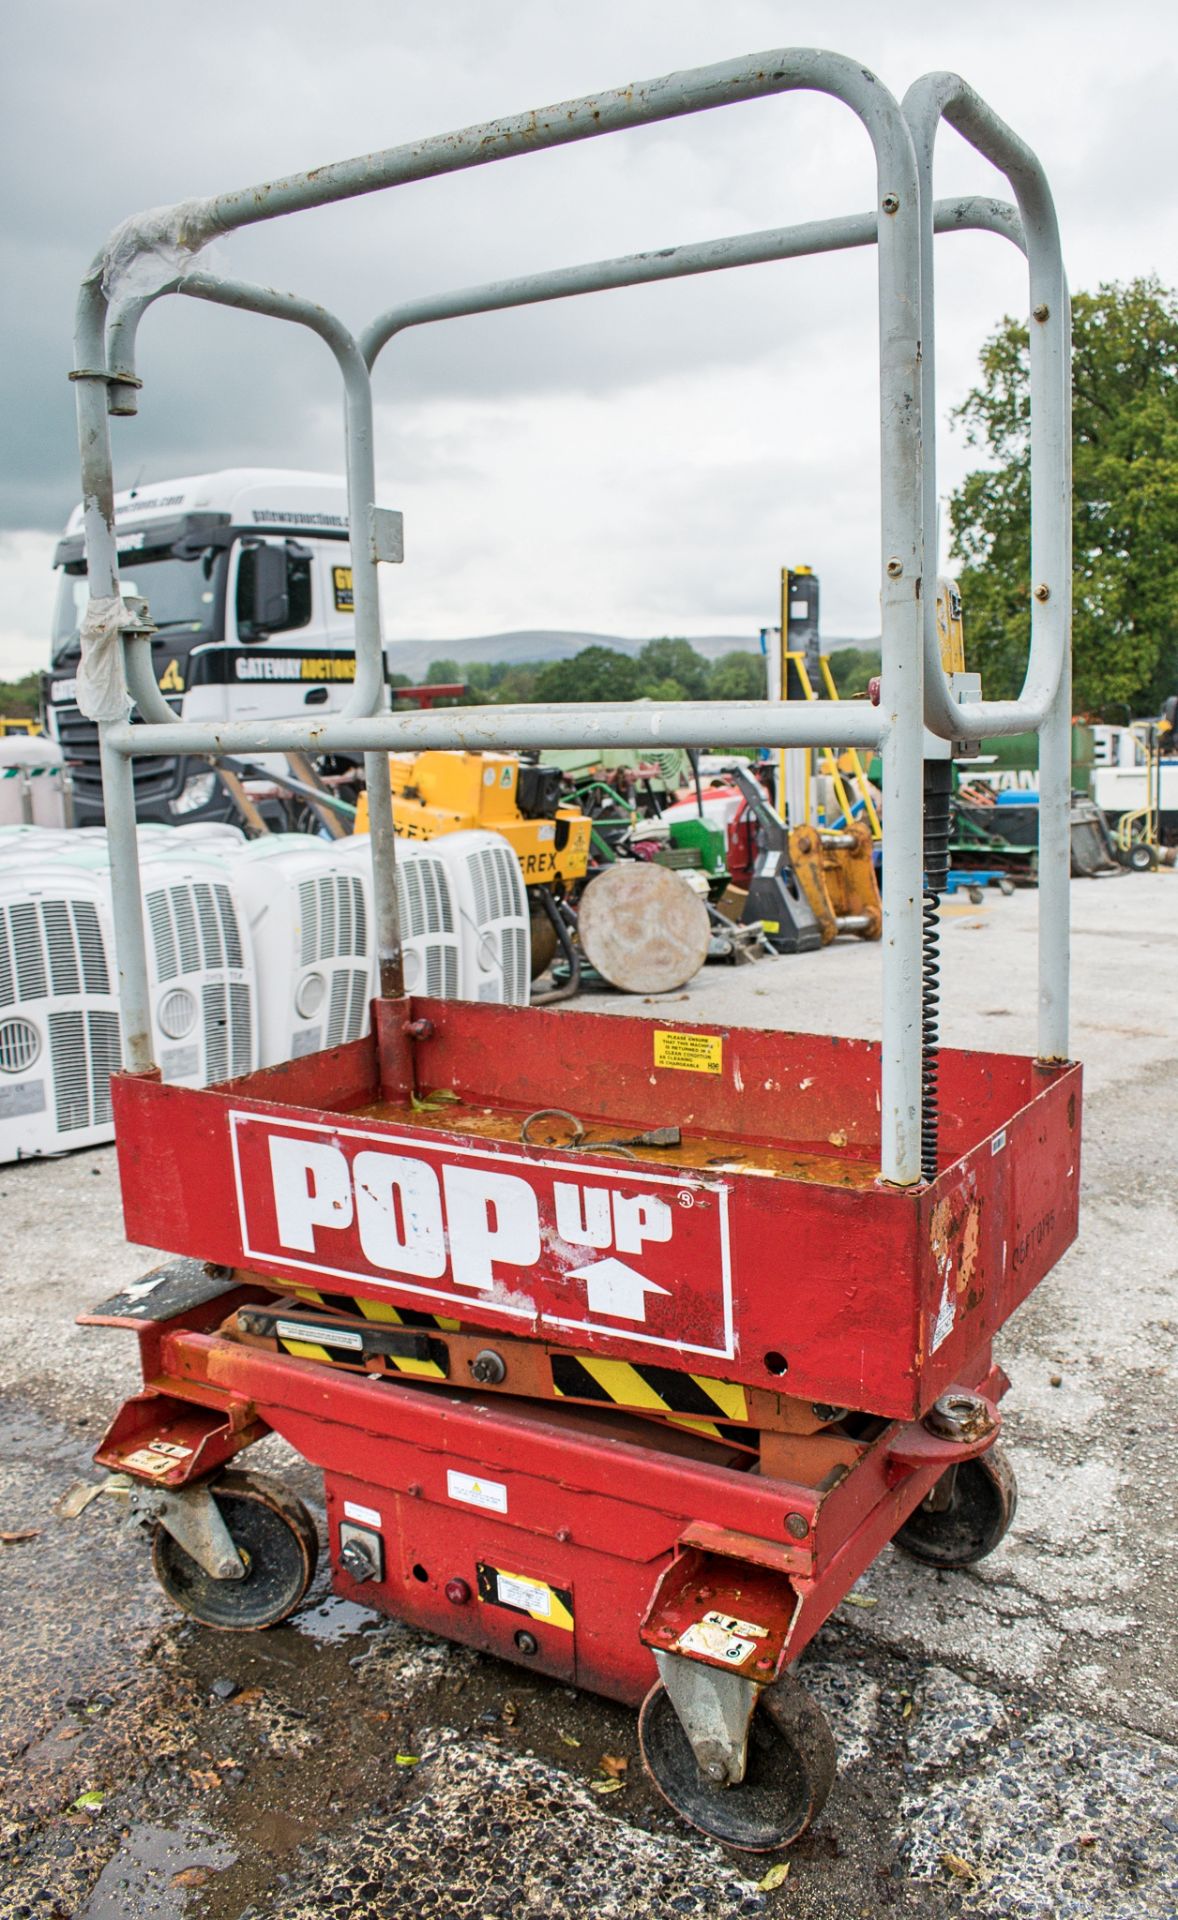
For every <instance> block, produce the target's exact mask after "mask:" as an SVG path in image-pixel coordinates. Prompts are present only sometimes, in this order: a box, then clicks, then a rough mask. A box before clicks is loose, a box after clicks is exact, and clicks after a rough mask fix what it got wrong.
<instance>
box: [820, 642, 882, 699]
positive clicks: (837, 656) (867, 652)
mask: <svg viewBox="0 0 1178 1920" xmlns="http://www.w3.org/2000/svg"><path fill="white" fill-rule="evenodd" d="M829 659H830V677H831V679H832V680H833V681H834V684H835V686H836V687H837V688H838V690H839V699H840V700H865V699H866V698H867V683H868V681H869V680H870V679H871V678H872V677H873V675H875V674H877V673H878V672H879V670H880V669H879V648H878V647H836V648H835V650H834V652H833V653H832V654H831V655H830V656H829Z"/></svg>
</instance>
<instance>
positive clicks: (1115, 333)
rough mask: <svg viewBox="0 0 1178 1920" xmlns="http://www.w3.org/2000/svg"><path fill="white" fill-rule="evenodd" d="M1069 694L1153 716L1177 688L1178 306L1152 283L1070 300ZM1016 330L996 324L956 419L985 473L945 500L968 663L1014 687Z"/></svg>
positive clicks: (1020, 533)
mask: <svg viewBox="0 0 1178 1920" xmlns="http://www.w3.org/2000/svg"><path fill="white" fill-rule="evenodd" d="M1072 318H1073V359H1072V406H1073V426H1072V452H1073V484H1074V507H1073V526H1072V537H1073V549H1074V551H1073V569H1074V571H1073V594H1074V633H1073V639H1074V678H1075V686H1074V695H1073V704H1074V705H1075V707H1076V709H1077V710H1078V711H1087V712H1091V713H1107V714H1108V715H1109V717H1110V718H1116V719H1120V718H1123V716H1124V711H1125V708H1126V707H1129V708H1131V709H1132V710H1133V711H1134V712H1142V711H1146V712H1151V713H1152V712H1157V711H1158V708H1159V706H1160V704H1161V701H1162V700H1163V699H1164V698H1165V697H1166V696H1167V695H1168V694H1169V693H1172V692H1173V691H1174V690H1175V687H1176V686H1178V296H1176V295H1175V294H1174V293H1173V292H1171V291H1170V290H1168V289H1166V288H1164V287H1162V286H1161V285H1160V283H1159V282H1158V281H1157V280H1156V279H1146V280H1133V281H1131V282H1130V283H1129V284H1128V285H1126V286H1119V285H1115V284H1109V285H1102V286H1101V287H1100V288H1099V289H1098V291H1097V292H1096V293H1094V294H1085V293H1082V294H1077V295H1076V297H1075V300H1074V302H1073V310H1072ZM1028 354H1029V339H1028V332H1027V327H1026V325H1025V324H1024V323H1023V322H1021V321H1017V320H1012V319H1009V318H1007V319H1006V320H1004V322H1003V324H1002V326H1001V327H1000V329H999V330H998V332H997V333H996V334H995V335H994V336H993V338H992V339H990V340H988V341H987V343H986V345H985V347H984V348H983V350H982V355H981V380H980V383H979V384H978V386H976V387H975V388H974V389H973V391H972V392H971V393H970V394H969V395H968V397H967V398H966V400H965V401H964V402H963V404H962V405H961V406H960V407H959V408H958V410H957V418H958V419H959V420H960V421H961V422H962V423H963V425H964V427H965V433H966V438H967V440H968V442H969V444H970V445H971V446H976V447H983V448H985V449H986V451H987V453H988V454H989V456H990V459H991V461H992V464H991V465H989V466H987V467H985V468H982V469H979V470H978V471H977V472H974V473H971V474H969V475H968V476H967V477H966V479H965V480H964V481H963V483H962V485H961V486H960V487H959V488H958V489H957V491H956V493H955V494H954V495H953V497H952V500H951V502H950V525H951V528H952V534H953V546H954V550H955V553H956V555H957V556H958V558H959V559H960V561H961V562H962V563H963V564H962V567H961V571H960V581H961V590H962V596H963V600H964V605H965V643H966V655H967V660H968V664H969V665H970V666H971V667H972V668H974V669H975V670H976V671H979V672H980V673H981V674H982V678H983V690H984V692H985V693H986V694H987V695H989V696H992V697H996V698H1009V697H1010V696H1011V695H1013V694H1017V692H1018V690H1019V687H1020V685H1021V683H1022V674H1023V667H1024V663H1025V661H1026V655H1027V648H1028V646H1029V643H1030V631H1031V612H1030V609H1031V585H1032V582H1031V578H1030V473H1029V466H1030V452H1029V445H1030V398H1029V381H1028Z"/></svg>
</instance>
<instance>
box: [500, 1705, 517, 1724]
mask: <svg viewBox="0 0 1178 1920" xmlns="http://www.w3.org/2000/svg"><path fill="white" fill-rule="evenodd" d="M499 1717H500V1719H501V1720H502V1722H503V1724H504V1726H505V1727H514V1725H515V1723H516V1721H517V1720H518V1719H519V1708H518V1707H517V1706H516V1703H515V1701H514V1700H505V1701H504V1702H503V1705H502V1707H501V1708H500V1710H499Z"/></svg>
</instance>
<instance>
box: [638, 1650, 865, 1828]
mask: <svg viewBox="0 0 1178 1920" xmlns="http://www.w3.org/2000/svg"><path fill="white" fill-rule="evenodd" d="M638 1743H639V1746H640V1747H641V1749H642V1760H643V1765H644V1766H645V1768H646V1771H647V1772H648V1774H649V1775H650V1777H651V1779H652V1780H653V1781H654V1784H655V1786H656V1787H657V1788H658V1790H659V1792H660V1793H661V1794H662V1796H663V1799H664V1800H665V1801H666V1802H667V1804H668V1806H670V1807H672V1808H673V1809H674V1811H675V1812H676V1813H677V1814H678V1815H679V1816H680V1818H681V1819H683V1820H686V1821H687V1822H688V1823H689V1824H690V1825H691V1826H693V1827H698V1829H699V1830H700V1832H701V1833H706V1834H709V1835H710V1836H711V1838H712V1839H713V1840H720V1841H722V1842H723V1844H724V1845H725V1846H727V1847H739V1848H740V1849H741V1851H742V1852H745V1853H779V1852H781V1850H782V1849H783V1848H784V1847H788V1846H790V1845H791V1844H792V1842H793V1841H795V1840H797V1839H798V1838H799V1837H800V1835H802V1834H803V1833H805V1831H806V1828H807V1827H808V1826H809V1824H810V1822H811V1821H812V1820H814V1819H816V1818H817V1816H818V1815H819V1813H821V1811H822V1808H823V1807H824V1806H825V1804H826V1797H827V1795H828V1794H829V1792H830V1789H831V1787H832V1786H833V1785H834V1777H835V1772H836V1759H835V1750H834V1741H833V1739H832V1738H831V1733H830V1728H829V1727H828V1726H827V1724H826V1719H825V1717H824V1715H823V1713H822V1711H821V1709H820V1708H819V1707H817V1706H816V1705H815V1704H814V1702H813V1700H811V1698H810V1696H809V1694H808V1693H806V1692H805V1691H804V1689H803V1688H802V1687H800V1686H799V1685H798V1682H797V1681H796V1680H795V1679H794V1678H793V1676H792V1675H791V1674H788V1673H783V1674H782V1676H781V1678H780V1680H777V1681H775V1682H774V1684H773V1685H772V1686H771V1687H766V1688H765V1690H764V1692H763V1693H762V1694H761V1697H760V1699H759V1700H758V1702H757V1705H756V1708H755V1710H754V1713H753V1718H752V1724H751V1726H750V1727H749V1746H748V1767H747V1769H746V1772H745V1777H744V1779H743V1781H742V1782H741V1784H740V1786H739V1787H718V1786H717V1785H716V1784H715V1782H714V1781H712V1780H708V1779H707V1778H706V1777H705V1775H704V1774H703V1773H701V1771H700V1769H699V1766H698V1765H697V1763H696V1758H695V1755H694V1754H693V1753H692V1751H691V1745H690V1743H689V1741H688V1738H687V1735H686V1734H685V1733H684V1731H683V1727H682V1725H681V1723H680V1720H679V1716H678V1714H677V1713H676V1712H675V1709H674V1707H673V1706H672V1705H671V1701H670V1696H669V1695H668V1693H667V1691H666V1689H665V1688H664V1686H663V1684H662V1682H661V1680H660V1681H657V1682H656V1683H655V1685H654V1686H653V1687H652V1688H651V1690H650V1692H649V1693H648V1694H647V1696H646V1699H645V1700H644V1701H643V1703H642V1710H641V1712H640V1713H639V1716H638Z"/></svg>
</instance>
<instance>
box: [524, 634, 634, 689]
mask: <svg viewBox="0 0 1178 1920" xmlns="http://www.w3.org/2000/svg"><path fill="white" fill-rule="evenodd" d="M642 677H643V676H642V674H641V673H640V671H639V667H638V662H637V661H636V660H631V658H630V656H629V654H627V653H618V652H617V651H616V650H615V649H614V648H613V647H582V649H581V651H580V653H575V654H574V655H573V657H572V659H571V660H550V661H549V662H548V665H547V666H545V667H541V669H540V671H539V673H538V674H537V675H536V693H535V698H536V699H537V700H544V701H550V700H551V701H555V700H637V699H638V698H639V697H640V694H641V692H642V688H641V684H640V683H641V680H642Z"/></svg>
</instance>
